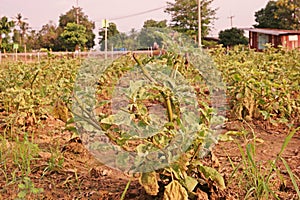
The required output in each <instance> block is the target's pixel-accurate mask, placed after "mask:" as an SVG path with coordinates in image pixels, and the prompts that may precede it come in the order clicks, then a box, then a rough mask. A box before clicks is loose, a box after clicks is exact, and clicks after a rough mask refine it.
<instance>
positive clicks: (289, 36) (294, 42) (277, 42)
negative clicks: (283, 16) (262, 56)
mask: <svg viewBox="0 0 300 200" xmlns="http://www.w3.org/2000/svg"><path fill="white" fill-rule="evenodd" d="M244 30H246V31H249V45H250V48H252V49H256V50H258V51H262V50H263V49H264V48H266V46H265V44H267V43H270V44H272V45H274V47H278V46H282V47H285V48H287V49H290V50H291V49H299V50H300V30H281V29H267V28H248V29H244Z"/></svg>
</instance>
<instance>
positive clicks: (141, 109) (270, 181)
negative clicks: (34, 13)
mask: <svg viewBox="0 0 300 200" xmlns="http://www.w3.org/2000/svg"><path fill="white" fill-rule="evenodd" d="M206 51H207V56H209V57H210V58H211V60H212V62H213V63H214V64H213V65H214V66H215V67H216V69H217V70H218V72H220V74H221V76H220V77H221V79H222V80H217V81H215V82H214V83H216V82H218V81H221V82H222V83H224V85H218V84H212V83H210V82H209V81H206V80H207V77H214V78H216V75H215V71H210V70H209V68H207V70H208V71H202V72H200V71H199V70H198V68H197V67H196V66H194V64H193V62H192V61H193V57H192V56H191V57H188V56H182V55H177V54H175V53H172V52H165V53H164V54H162V55H157V56H149V55H146V54H145V55H144V54H134V53H127V54H124V55H123V56H120V57H118V58H116V59H115V60H114V61H113V62H112V63H110V64H109V65H108V67H106V68H103V69H101V66H100V68H97V66H98V65H99V63H103V62H104V61H103V60H97V59H91V60H89V61H87V59H86V58H82V57H81V58H80V57H79V58H72V57H63V56H60V57H58V56H55V55H52V54H50V53H49V54H48V56H47V57H43V58H41V59H40V60H39V62H38V61H32V62H27V63H25V62H22V61H19V62H14V61H13V60H3V61H2V63H1V64H0V200H1V199H170V200H173V199H299V198H300V191H299V186H300V167H299V166H300V153H299V151H300V51H297V50H295V51H287V50H284V49H274V48H272V47H268V48H267V49H266V50H265V51H264V52H255V51H253V50H249V49H247V48H245V47H241V46H237V47H235V48H234V49H231V50H226V49H224V48H221V47H220V48H215V49H210V50H206ZM205 55H206V54H205ZM194 59H195V60H197V59H199V62H198V63H200V64H201V59H205V56H204V57H201V58H200V57H199V58H197V57H195V58H194ZM197 61H198V60H197ZM205 64H206V63H204V62H203V65H205ZM91 65H92V66H96V67H95V68H97V70H98V71H97V70H96V74H97V73H101V75H100V74H98V75H99V76H96V77H98V78H97V79H96V80H95V81H94V80H93V79H90V82H91V83H92V84H91V85H92V86H93V87H94V88H95V92H94V94H95V95H94V96H95V99H94V100H96V101H97V103H96V107H95V108H94V110H93V113H94V114H95V120H97V121H96V124H94V125H93V126H94V127H98V129H101V130H102V131H103V132H104V134H105V136H106V137H107V138H109V140H110V142H111V143H112V144H114V146H117V147H118V148H119V149H122V150H123V151H126V152H131V153H134V154H136V155H138V156H140V159H139V160H138V161H136V160H134V162H133V163H132V166H134V167H135V170H136V171H134V170H133V172H132V171H131V170H132V169H131V168H130V167H132V166H129V167H125V165H126V164H128V163H126V162H129V161H128V160H129V159H128V160H126V159H127V157H123V155H120V156H119V157H116V160H118V163H117V164H108V166H107V165H106V164H107V163H103V162H102V161H99V160H98V159H96V158H97V153H95V152H93V150H95V149H94V147H95V146H97V144H99V143H97V142H98V141H97V137H95V138H91V139H90V140H89V142H90V143H91V142H92V144H91V145H90V146H89V145H86V140H85V136H86V135H84V134H82V133H81V132H80V131H78V129H81V128H82V127H79V128H78V126H77V129H76V126H75V124H76V119H77V120H78V119H79V118H80V119H85V116H86V115H83V114H82V116H81V115H80V114H78V112H77V113H76V111H78V110H76V105H77V108H80V109H82V110H83V111H85V109H86V110H88V109H89V108H83V107H84V106H82V105H81V104H80V103H79V102H80V100H85V101H89V99H84V98H85V97H84V96H80V95H82V94H83V95H84V94H85V93H82V91H83V90H78V87H80V86H82V85H81V83H80V82H78V80H81V78H85V79H89V76H86V77H83V76H82V72H83V71H84V70H85V67H87V66H88V67H89V66H91ZM89 70H90V69H89ZM89 70H87V73H89V74H93V73H95V72H91V71H89ZM137 71H138V72H140V74H142V76H143V78H142V77H139V75H136V74H135V73H137ZM204 72H207V74H205V73H204ZM85 75H86V74H85ZM132 77H135V78H140V80H139V81H135V82H134V81H132ZM166 77H167V78H166ZM214 80H215V79H214ZM187 85H188V86H187ZM81 89H82V88H81ZM225 89H226V90H225ZM112 91H118V92H119V94H120V97H118V98H116V93H114V92H112ZM221 91H224V92H225V93H226V96H225V98H224V99H221V98H219V96H218V95H220V94H221ZM76 95H78V96H76ZM188 96H192V97H193V98H194V99H196V100H195V101H194V100H193V99H192V98H187V97H188ZM125 97H126V98H125ZM123 101H126V102H127V104H128V105H126V106H127V107H126V106H125V107H124V106H123V107H122V105H123V104H122V103H123ZM214 104H216V105H217V107H218V108H219V112H220V113H221V114H222V117H220V118H216V117H215V116H216V113H215V112H214V109H213V108H212V105H214ZM74 105H75V109H74ZM158 110H162V111H163V112H158ZM86 114H87V115H88V116H91V115H89V114H90V113H86ZM128 119H131V120H128ZM221 119H222V120H224V123H222V126H221V128H219V129H218V134H215V132H214V128H212V127H213V126H214V125H216V124H215V123H216V121H218V120H221ZM89 120H90V121H89ZM95 120H94V119H93V120H92V119H86V120H85V123H90V124H89V125H91V124H93V123H95ZM161 123H164V126H163V127H161V126H160V124H161ZM76 125H77V124H76ZM80 125H82V126H86V124H84V123H79V126H80ZM122 127H125V128H122ZM132 127H134V128H135V130H137V132H135V133H132V131H131V128H132ZM83 128H86V127H83ZM145 130H147V131H145ZM182 130H184V132H183V133H182ZM194 132H195V133H196V134H195V136H193V137H191V138H192V140H191V141H190V143H189V144H190V145H189V146H188V147H186V148H184V147H182V146H184V145H182V146H180V145H179V146H176V145H178V144H177V143H176V142H178V141H179V142H178V143H180V141H181V140H180V139H178V137H177V136H178V135H179V134H183V137H185V134H188V135H189V134H191V133H194ZM137 138H142V139H137ZM177 139H178V141H177ZM186 140H188V141H189V140H190V138H188V137H187V139H186ZM172 142H174V143H176V144H175V146H176V147H177V148H178V149H180V150H181V148H184V152H181V151H176V150H177V149H176V148H173V149H172V148H170V149H168V148H169V147H170V146H172V145H170V143H172ZM173 145H174V144H173ZM104 147H105V148H104ZM204 147H205V148H204ZM95 148H96V147H95ZM101 148H103V149H101ZM107 148H109V147H108V146H103V145H102V147H99V148H98V151H105V150H106V149H107ZM204 149H206V150H209V151H208V152H205V151H204ZM164 150H168V152H173V154H172V153H170V154H168V155H169V157H168V156H166V155H167V153H165V152H164ZM156 151H159V152H160V151H161V153H159V154H158V153H157V154H156V153H155V152H156ZM153 152H154V153H153ZM146 154H147V155H148V154H149V155H150V156H148V157H147V156H144V155H146ZM124 155H125V154H124ZM126 155H127V154H126ZM130 155H131V154H130ZM161 155H164V156H165V157H164V156H161ZM153 157H155V158H153ZM166 157H167V158H166ZM112 158H114V157H109V156H108V157H107V162H111V160H109V159H112ZM151 159H152V160H151ZM163 159H170V160H172V159H173V160H172V161H173V162H172V164H171V165H169V166H162V167H158V166H160V165H159V164H160V163H163V161H164V160H163ZM149 160H150V161H151V162H153V163H152V164H151V166H150V167H153V166H154V168H153V169H154V170H151V169H152V168H150V167H149V168H148V166H147V167H144V165H143V164H144V163H146V162H150V161H149ZM119 165H121V167H118V166H119ZM156 165H157V168H155V166H156ZM111 166H113V167H111ZM140 166H142V167H140ZM122 167H124V169H123V168H122ZM143 167H144V168H143ZM115 168H118V169H121V170H117V169H115ZM129 168H130V169H129ZM130 172H132V173H130Z"/></svg>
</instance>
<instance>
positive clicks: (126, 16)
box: [97, 6, 167, 21]
mask: <svg viewBox="0 0 300 200" xmlns="http://www.w3.org/2000/svg"><path fill="white" fill-rule="evenodd" d="M166 7H167V6H161V7H158V8H153V9H150V10H145V11H143V12H138V13H134V14H130V15H125V16H121V17H115V18H109V19H108V20H120V19H126V18H130V17H135V16H139V15H143V14H147V13H150V12H154V11H156V10H160V9H163V8H166ZM97 21H98V20H97Z"/></svg>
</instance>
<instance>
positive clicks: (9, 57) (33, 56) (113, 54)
mask: <svg viewBox="0 0 300 200" xmlns="http://www.w3.org/2000/svg"><path fill="white" fill-rule="evenodd" d="M128 52H129V51H108V52H103V51H89V52H33V53H1V51H0V63H1V62H5V61H15V62H19V61H21V62H36V61H38V62H39V61H40V60H41V59H43V58H48V57H50V56H54V57H56V58H64V57H67V58H76V57H80V58H86V57H100V58H105V56H107V58H111V59H114V58H117V57H119V56H121V55H123V54H126V53H128ZM133 52H134V53H145V54H149V55H158V54H160V53H161V52H160V50H155V51H153V50H149V51H147V50H145V51H133Z"/></svg>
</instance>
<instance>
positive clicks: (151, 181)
mask: <svg viewBox="0 0 300 200" xmlns="http://www.w3.org/2000/svg"><path fill="white" fill-rule="evenodd" d="M139 181H140V184H141V185H142V186H143V187H144V188H145V190H146V192H147V194H150V195H152V196H156V195H157V194H158V191H159V186H158V183H157V178H156V172H146V173H142V175H141V177H140V179H139Z"/></svg>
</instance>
